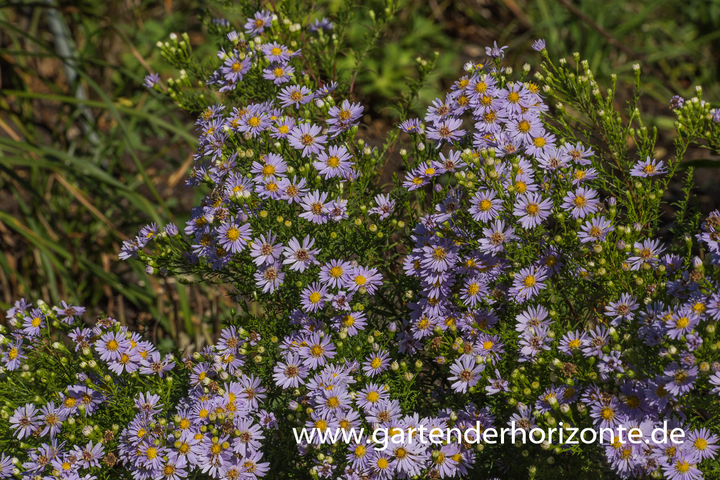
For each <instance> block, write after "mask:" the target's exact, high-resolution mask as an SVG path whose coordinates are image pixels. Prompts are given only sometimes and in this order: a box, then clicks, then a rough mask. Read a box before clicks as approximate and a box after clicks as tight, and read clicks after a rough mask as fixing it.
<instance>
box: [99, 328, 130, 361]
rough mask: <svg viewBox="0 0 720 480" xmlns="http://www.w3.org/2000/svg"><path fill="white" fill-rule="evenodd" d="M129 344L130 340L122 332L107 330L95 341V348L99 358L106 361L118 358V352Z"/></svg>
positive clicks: (128, 346) (124, 349) (122, 350)
mask: <svg viewBox="0 0 720 480" xmlns="http://www.w3.org/2000/svg"><path fill="white" fill-rule="evenodd" d="M130 346H131V344H130V340H128V339H127V338H125V334H124V333H122V332H107V333H106V334H104V335H103V336H102V337H100V339H99V340H98V341H96V342H95V350H96V351H97V352H98V353H99V354H100V359H101V360H105V361H106V362H108V361H117V360H119V359H120V354H121V353H122V352H124V351H126V350H128V349H129V348H130Z"/></svg>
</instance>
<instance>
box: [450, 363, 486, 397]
mask: <svg viewBox="0 0 720 480" xmlns="http://www.w3.org/2000/svg"><path fill="white" fill-rule="evenodd" d="M484 370H485V365H483V364H479V365H478V364H476V363H475V358H474V357H472V356H470V355H463V356H461V357H460V358H458V359H457V360H455V362H454V363H453V364H452V366H451V367H450V373H452V374H453V376H451V377H449V378H448V380H450V381H451V382H453V384H452V385H451V387H452V389H453V390H454V391H455V392H459V393H466V392H467V391H468V389H469V388H471V387H473V386H475V385H477V383H478V382H479V381H480V374H481V373H482V372H483V371H484Z"/></svg>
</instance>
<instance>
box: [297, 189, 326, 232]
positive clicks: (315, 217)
mask: <svg viewBox="0 0 720 480" xmlns="http://www.w3.org/2000/svg"><path fill="white" fill-rule="evenodd" d="M327 197H328V194H327V193H325V192H320V191H318V190H315V191H314V192H312V193H310V194H308V195H305V196H304V197H303V198H302V201H301V202H300V206H301V207H302V208H303V210H304V211H303V213H301V214H300V218H304V219H305V220H307V221H309V222H312V223H316V224H323V223H327V218H328V217H327V205H326V203H325V201H326V200H327Z"/></svg>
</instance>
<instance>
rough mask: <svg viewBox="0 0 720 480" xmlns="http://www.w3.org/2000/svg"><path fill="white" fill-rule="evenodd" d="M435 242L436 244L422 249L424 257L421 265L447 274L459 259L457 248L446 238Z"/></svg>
mask: <svg viewBox="0 0 720 480" xmlns="http://www.w3.org/2000/svg"><path fill="white" fill-rule="evenodd" d="M434 241H435V243H434V244H431V245H426V246H424V247H422V251H423V257H422V260H421V261H420V263H421V265H422V266H423V267H424V268H427V269H430V270H432V271H433V272H445V271H447V270H449V269H450V268H451V267H452V266H454V265H455V262H456V260H457V258H458V255H457V246H456V245H455V242H454V241H452V240H449V239H446V238H445V239H438V240H434Z"/></svg>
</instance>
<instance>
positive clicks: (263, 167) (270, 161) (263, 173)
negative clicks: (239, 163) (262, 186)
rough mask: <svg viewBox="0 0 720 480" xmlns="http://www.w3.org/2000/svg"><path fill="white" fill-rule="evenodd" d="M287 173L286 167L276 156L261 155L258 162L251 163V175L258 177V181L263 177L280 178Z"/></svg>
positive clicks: (274, 154)
mask: <svg viewBox="0 0 720 480" xmlns="http://www.w3.org/2000/svg"><path fill="white" fill-rule="evenodd" d="M286 171H287V165H286V163H285V160H283V158H282V157H281V156H280V155H278V154H276V153H270V154H268V155H263V156H262V157H261V158H260V161H256V162H253V164H252V168H251V169H250V172H251V173H254V174H256V175H258V179H261V178H263V177H265V178H267V177H275V176H282V175H283V174H284V173H285V172H286Z"/></svg>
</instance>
